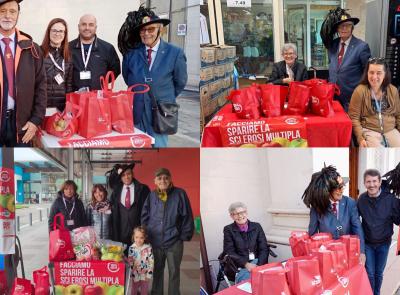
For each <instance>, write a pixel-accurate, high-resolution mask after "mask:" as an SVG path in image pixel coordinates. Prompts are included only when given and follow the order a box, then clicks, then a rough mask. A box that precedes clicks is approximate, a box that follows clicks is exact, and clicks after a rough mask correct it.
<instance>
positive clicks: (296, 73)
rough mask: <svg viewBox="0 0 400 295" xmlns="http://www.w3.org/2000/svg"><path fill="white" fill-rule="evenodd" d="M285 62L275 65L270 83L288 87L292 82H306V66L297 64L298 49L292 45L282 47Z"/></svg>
mask: <svg viewBox="0 0 400 295" xmlns="http://www.w3.org/2000/svg"><path fill="white" fill-rule="evenodd" d="M281 53H282V57H283V60H282V61H280V62H277V63H274V66H273V69H272V74H271V77H270V79H269V80H268V81H267V82H268V83H274V84H280V85H287V84H289V83H290V82H292V81H304V80H307V79H308V75H307V69H306V66H305V65H304V64H302V63H299V62H297V60H296V59H297V47H296V45H294V44H292V43H286V44H285V45H283V46H282V50H281Z"/></svg>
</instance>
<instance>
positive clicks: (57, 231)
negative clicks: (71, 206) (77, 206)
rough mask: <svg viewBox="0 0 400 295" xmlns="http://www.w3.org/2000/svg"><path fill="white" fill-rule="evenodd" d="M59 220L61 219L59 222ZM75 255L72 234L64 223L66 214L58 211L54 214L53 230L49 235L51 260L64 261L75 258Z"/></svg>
mask: <svg viewBox="0 0 400 295" xmlns="http://www.w3.org/2000/svg"><path fill="white" fill-rule="evenodd" d="M57 220H59V223H58V224H57ZM74 257H75V255H74V250H73V248H72V243H71V236H70V233H69V231H68V230H66V229H65V225H64V215H63V214H62V213H58V214H56V215H55V216H54V220H53V230H52V231H51V232H50V236H49V260H50V261H64V260H70V259H74Z"/></svg>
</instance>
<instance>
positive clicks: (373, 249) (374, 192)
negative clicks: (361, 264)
mask: <svg viewBox="0 0 400 295" xmlns="http://www.w3.org/2000/svg"><path fill="white" fill-rule="evenodd" d="M381 184H382V179H381V174H380V173H379V171H378V170H376V169H368V170H366V171H365V172H364V186H365V188H366V189H367V191H366V192H364V193H363V194H361V196H360V198H359V199H358V203H357V207H358V211H359V213H360V216H361V217H362V227H363V230H364V237H365V255H366V256H367V261H366V263H365V267H366V269H367V273H368V278H369V281H370V283H371V287H372V290H373V291H374V295H379V294H380V289H381V285H382V280H383V271H384V269H385V265H386V261H387V257H388V253H389V248H390V244H391V242H392V235H393V224H397V225H399V224H400V200H399V199H397V198H395V197H394V195H392V194H391V193H390V192H388V191H386V190H385V189H384V188H382V186H381Z"/></svg>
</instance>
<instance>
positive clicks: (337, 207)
mask: <svg viewBox="0 0 400 295" xmlns="http://www.w3.org/2000/svg"><path fill="white" fill-rule="evenodd" d="M330 201H331V205H332V208H333V203H336V212H337V215H336V218H339V201H336V202H334V201H332V200H330Z"/></svg>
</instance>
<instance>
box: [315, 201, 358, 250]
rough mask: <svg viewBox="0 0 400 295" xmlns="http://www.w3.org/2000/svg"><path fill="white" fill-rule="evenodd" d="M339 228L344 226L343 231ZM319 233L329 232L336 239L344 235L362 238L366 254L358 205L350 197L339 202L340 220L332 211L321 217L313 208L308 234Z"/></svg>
mask: <svg viewBox="0 0 400 295" xmlns="http://www.w3.org/2000/svg"><path fill="white" fill-rule="evenodd" d="M339 226H342V229H341V230H338V227H339ZM318 232H324V233H326V232H329V233H331V234H332V236H333V238H334V239H339V238H340V236H342V235H357V236H358V237H359V238H360V248H361V252H362V253H364V232H363V230H362V227H361V222H360V216H359V214H358V210H357V204H356V202H355V201H354V200H353V199H351V198H349V197H346V196H343V197H342V199H341V200H340V201H339V219H337V218H336V216H335V215H333V213H332V211H331V209H328V212H327V213H326V214H325V215H323V216H320V215H319V214H318V213H317V211H316V210H315V209H314V208H311V211H310V224H309V226H308V233H309V234H310V235H313V234H316V233H318Z"/></svg>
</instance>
